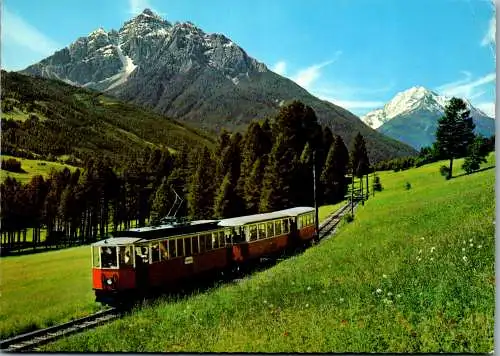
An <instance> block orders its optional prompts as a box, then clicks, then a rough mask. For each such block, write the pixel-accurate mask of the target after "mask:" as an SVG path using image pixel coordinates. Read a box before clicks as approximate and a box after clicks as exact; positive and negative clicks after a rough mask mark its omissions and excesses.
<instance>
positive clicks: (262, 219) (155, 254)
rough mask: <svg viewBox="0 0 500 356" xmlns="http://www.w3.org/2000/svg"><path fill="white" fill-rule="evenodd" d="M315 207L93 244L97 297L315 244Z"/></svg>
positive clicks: (127, 234) (119, 296) (129, 294)
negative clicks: (311, 242)
mask: <svg viewBox="0 0 500 356" xmlns="http://www.w3.org/2000/svg"><path fill="white" fill-rule="evenodd" d="M316 233H317V232H316V230H315V215H314V209H313V208H310V207H297V208H291V209H286V210H281V211H276V212H272V213H267V214H255V215H248V216H241V217H237V218H230V219H222V220H199V221H191V222H188V223H185V224H175V223H170V224H164V225H160V226H150V227H143V228H137V229H131V230H127V231H122V232H119V233H117V234H115V236H114V237H113V238H108V239H105V240H102V241H99V242H96V243H94V244H92V246H91V249H92V280H93V289H94V291H95V295H96V301H98V302H101V303H103V304H116V303H119V302H121V301H127V300H133V299H134V298H136V297H137V296H140V295H144V294H145V293H147V292H148V291H151V290H154V289H167V290H168V289H169V288H171V287H175V286H176V285H177V284H178V283H179V282H180V281H182V280H189V279H191V278H196V277H199V276H202V275H203V274H205V273H211V272H214V271H218V270H226V269H229V268H234V267H235V266H238V265H241V264H245V263H248V262H250V261H253V260H255V259H258V258H260V257H264V256H269V255H273V254H276V253H279V252H282V251H283V250H285V249H286V248H288V247H293V246H296V245H300V244H303V243H308V242H310V241H311V240H312V239H313V238H314V237H315V236H316Z"/></svg>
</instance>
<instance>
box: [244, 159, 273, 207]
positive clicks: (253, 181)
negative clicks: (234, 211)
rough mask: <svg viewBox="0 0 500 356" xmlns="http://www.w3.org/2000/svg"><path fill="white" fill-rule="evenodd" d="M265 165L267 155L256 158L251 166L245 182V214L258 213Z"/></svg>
mask: <svg viewBox="0 0 500 356" xmlns="http://www.w3.org/2000/svg"><path fill="white" fill-rule="evenodd" d="M266 163H267V155H265V156H263V157H262V158H257V160H256V161H255V162H254V164H253V166H252V170H251V172H250V174H249V175H248V177H247V179H246V180H245V186H244V198H245V206H246V212H247V214H257V213H258V212H259V203H260V196H261V192H262V180H263V178H264V170H265V167H266Z"/></svg>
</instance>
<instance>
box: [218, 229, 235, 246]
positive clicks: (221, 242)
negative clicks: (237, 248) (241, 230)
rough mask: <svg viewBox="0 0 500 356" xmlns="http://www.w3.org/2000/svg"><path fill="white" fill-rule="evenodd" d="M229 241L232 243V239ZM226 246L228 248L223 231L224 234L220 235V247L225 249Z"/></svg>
mask: <svg viewBox="0 0 500 356" xmlns="http://www.w3.org/2000/svg"><path fill="white" fill-rule="evenodd" d="M235 234H236V233H235ZM233 236H235V235H233ZM228 241H231V238H229V239H228ZM224 246H226V238H225V237H224V232H223V231H222V234H221V233H219V247H224Z"/></svg>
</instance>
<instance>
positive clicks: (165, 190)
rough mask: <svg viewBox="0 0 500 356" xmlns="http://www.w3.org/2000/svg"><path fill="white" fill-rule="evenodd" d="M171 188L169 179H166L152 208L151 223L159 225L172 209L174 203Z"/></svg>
mask: <svg viewBox="0 0 500 356" xmlns="http://www.w3.org/2000/svg"><path fill="white" fill-rule="evenodd" d="M169 188H170V187H169V186H168V183H167V178H166V177H164V178H163V180H162V182H161V184H160V186H159V187H158V189H157V190H156V192H155V194H154V198H153V202H152V207H151V222H152V223H153V224H157V223H159V220H160V219H161V218H163V217H165V216H166V215H167V213H168V211H169V209H170V208H171V207H172V204H173V202H172V201H171V199H170V194H169V193H170V192H169Z"/></svg>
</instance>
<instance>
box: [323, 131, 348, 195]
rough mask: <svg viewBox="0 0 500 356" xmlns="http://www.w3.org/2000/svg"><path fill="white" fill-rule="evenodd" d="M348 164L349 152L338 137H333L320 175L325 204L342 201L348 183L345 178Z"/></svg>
mask: <svg viewBox="0 0 500 356" xmlns="http://www.w3.org/2000/svg"><path fill="white" fill-rule="evenodd" d="M348 164H349V152H348V151H347V147H346V146H345V144H344V141H343V140H342V138H341V137H340V136H336V137H335V141H334V143H333V144H332V145H331V148H330V151H329V152H328V156H327V159H326V162H325V166H324V167H323V172H322V173H321V177H320V181H321V185H322V187H323V189H324V198H325V203H329V204H333V203H336V202H339V201H341V200H342V199H344V196H345V194H346V192H347V185H348V182H347V180H346V178H345V175H346V174H347V170H348Z"/></svg>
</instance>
